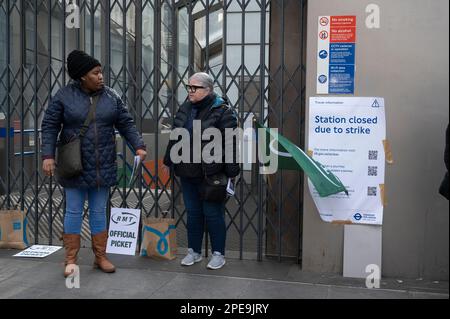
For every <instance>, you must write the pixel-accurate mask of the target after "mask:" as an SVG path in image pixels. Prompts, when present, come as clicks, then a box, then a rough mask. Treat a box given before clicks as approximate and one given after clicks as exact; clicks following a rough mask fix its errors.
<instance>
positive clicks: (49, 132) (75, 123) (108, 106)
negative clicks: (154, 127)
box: [42, 50, 146, 277]
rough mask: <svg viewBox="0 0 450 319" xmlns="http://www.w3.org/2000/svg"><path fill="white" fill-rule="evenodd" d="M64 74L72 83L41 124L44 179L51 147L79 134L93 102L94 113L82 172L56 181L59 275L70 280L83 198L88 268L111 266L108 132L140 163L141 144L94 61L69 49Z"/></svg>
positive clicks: (51, 164) (112, 181)
mask: <svg viewBox="0 0 450 319" xmlns="http://www.w3.org/2000/svg"><path fill="white" fill-rule="evenodd" d="M67 69H68V72H69V75H70V77H71V78H72V79H73V81H71V82H70V83H69V84H68V85H67V86H66V87H64V88H61V89H60V90H59V91H58V92H57V93H56V95H55V96H54V97H53V98H52V100H51V102H50V104H49V106H48V108H47V110H46V112H45V115H44V119H43V121H42V159H43V170H44V173H45V174H46V175H48V176H51V175H53V174H54V172H55V150H56V147H57V143H61V144H64V143H65V142H67V141H69V140H70V139H71V138H72V137H73V136H76V135H77V134H79V132H80V129H81V126H82V125H83V123H84V121H85V120H86V118H87V116H88V113H89V109H90V108H91V107H92V105H93V104H95V103H94V100H96V110H95V112H94V113H93V117H92V120H91V122H90V124H89V127H88V129H87V131H86V134H85V136H84V137H83V138H82V141H81V156H82V165H83V172H82V173H81V175H78V176H76V177H73V178H62V177H59V176H57V178H58V182H59V183H60V184H61V186H63V187H64V191H65V194H66V211H65V215H64V234H63V242H64V248H65V251H66V256H65V266H66V268H65V270H64V276H66V277H67V276H68V275H70V274H71V273H72V272H73V270H74V265H76V259H77V254H78V251H79V249H80V232H81V225H82V220H83V206H84V202H85V199H86V197H87V198H88V201H89V226H90V229H91V237H92V250H93V252H94V254H95V261H94V266H95V267H98V268H100V269H101V270H102V271H104V272H108V273H109V272H114V271H115V267H114V265H113V264H112V263H111V262H110V261H109V260H108V259H107V257H106V243H107V239H108V233H107V229H106V202H107V199H108V195H109V187H111V186H113V185H116V179H117V177H116V174H117V163H116V149H115V130H114V129H115V128H117V130H118V131H119V132H120V134H121V135H122V136H124V137H125V138H126V140H127V141H128V142H129V143H130V144H131V145H132V146H133V147H134V149H135V150H136V155H139V156H140V157H141V160H143V159H144V158H145V156H146V151H145V145H144V142H143V140H142V138H141V136H140V135H139V133H138V131H137V130H136V127H135V125H134V121H133V119H132V118H131V116H130V114H129V113H128V111H127V109H126V108H125V106H124V104H123V102H122V100H121V99H120V97H119V95H118V94H117V93H116V92H115V91H114V90H113V89H111V88H109V87H106V86H104V82H103V75H102V70H101V64H100V62H99V61H97V60H96V59H95V58H93V57H91V56H89V55H87V54H86V53H84V52H83V51H78V50H74V51H72V52H71V53H70V54H69V56H68V58H67Z"/></svg>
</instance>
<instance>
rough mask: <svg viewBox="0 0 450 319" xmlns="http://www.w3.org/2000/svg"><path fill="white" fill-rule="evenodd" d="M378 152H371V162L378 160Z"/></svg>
mask: <svg viewBox="0 0 450 319" xmlns="http://www.w3.org/2000/svg"><path fill="white" fill-rule="evenodd" d="M377 159H378V151H369V160H377Z"/></svg>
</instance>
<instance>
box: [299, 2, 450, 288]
mask: <svg viewBox="0 0 450 319" xmlns="http://www.w3.org/2000/svg"><path fill="white" fill-rule="evenodd" d="M370 3H376V4H377V5H379V7H380V9H381V11H380V17H381V27H380V29H368V28H366V25H365V19H366V13H365V8H366V6H367V5H368V4H370ZM319 15H356V16H357V40H356V75H355V96H381V97H384V98H385V102H386V122H387V123H386V125H387V138H388V139H389V140H390V142H391V146H392V151H393V155H394V161H395V163H394V164H393V165H387V166H386V175H385V185H386V196H387V206H386V207H385V210H384V221H383V247H382V250H383V257H382V259H383V265H382V272H383V276H388V277H395V276H401V277H411V278H418V277H424V278H432V279H441V280H448V268H449V262H448V258H449V256H448V255H449V241H448V238H449V212H448V210H449V205H448V201H446V200H445V199H444V198H443V197H441V196H440V195H439V194H438V193H437V189H438V187H439V184H440V182H441V179H442V177H443V175H444V171H445V166H444V163H443V150H444V133H445V128H446V126H447V123H448V121H449V110H448V101H449V90H448V87H449V80H448V67H449V65H448V64H449V59H448V52H449V51H448V49H449V42H448V33H449V25H448V24H449V3H448V1H446V0H433V1H423V0H396V1H388V0H379V1H362V0H346V1H343V0H314V1H309V4H308V49H307V50H308V53H307V54H308V56H307V93H306V95H307V103H308V99H309V97H311V96H316V94H315V92H316V84H315V78H316V50H317V35H316V34H317V17H318V16H319ZM306 116H308V108H307V114H306ZM307 130H308V128H306V131H307ZM304 195H305V205H304V225H303V227H304V229H303V231H304V238H303V269H305V270H309V271H318V272H336V273H340V272H342V254H343V226H340V225H331V224H327V223H324V222H322V221H321V220H320V218H319V216H318V213H317V211H316V208H315V205H314V203H313V201H312V199H311V196H310V195H309V190H308V188H307V186H306V187H305V194H304Z"/></svg>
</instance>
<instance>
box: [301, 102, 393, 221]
mask: <svg viewBox="0 0 450 319" xmlns="http://www.w3.org/2000/svg"><path fill="white" fill-rule="evenodd" d="M385 139H386V122H385V108H384V99H383V98H379V97H311V98H310V100H309V139H308V152H309V153H310V154H312V157H313V158H314V160H316V161H318V162H320V163H322V164H323V165H324V166H325V168H326V169H328V170H329V171H330V172H332V173H333V174H334V175H336V176H337V177H338V178H339V179H340V180H341V181H342V183H343V184H344V185H345V188H346V189H347V191H348V195H346V194H345V193H342V192H341V193H337V194H334V195H332V196H328V197H322V196H320V193H319V192H318V190H317V189H316V187H315V186H314V185H313V183H311V180H308V184H309V189H310V192H311V195H312V197H313V200H314V202H315V204H316V206H317V209H318V211H319V214H320V217H321V218H322V220H324V221H327V222H346V223H347V222H348V223H359V224H374V225H381V224H382V222H383V196H384V193H383V192H384V169H385V153H384V144H383V142H384V141H385Z"/></svg>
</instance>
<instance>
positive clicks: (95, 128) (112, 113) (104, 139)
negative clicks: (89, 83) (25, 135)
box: [42, 81, 145, 188]
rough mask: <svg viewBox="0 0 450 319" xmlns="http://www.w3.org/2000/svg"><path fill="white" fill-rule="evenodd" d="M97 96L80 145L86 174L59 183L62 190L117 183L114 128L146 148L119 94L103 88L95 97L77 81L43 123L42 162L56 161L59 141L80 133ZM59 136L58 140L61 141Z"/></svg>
mask: <svg viewBox="0 0 450 319" xmlns="http://www.w3.org/2000/svg"><path fill="white" fill-rule="evenodd" d="M94 95H98V96H99V97H98V102H97V108H96V112H95V116H94V118H93V119H92V121H91V123H90V125H89V129H88V130H87V132H86V134H85V136H84V138H83V140H82V144H81V153H82V163H83V173H82V174H81V175H80V176H77V177H74V178H70V179H63V178H59V179H58V182H59V183H60V184H61V185H62V186H63V187H77V188H83V187H98V186H104V187H107V186H113V185H116V184H117V162H116V143H115V133H114V128H117V130H118V131H119V133H120V134H121V135H122V136H124V137H125V139H126V140H127V141H128V142H129V143H130V144H131V145H132V146H133V148H134V149H135V150H137V149H145V145H144V142H143V140H142V138H141V136H140V134H139V133H138V131H137V129H136V126H135V125H134V121H133V119H132V117H131V116H130V114H129V113H128V111H127V109H126V108H125V106H124V104H123V102H122V100H121V98H120V97H119V95H118V94H117V93H116V92H115V91H114V90H113V89H111V88H109V87H104V88H103V89H102V90H100V91H97V92H96V93H94V94H93V95H88V94H87V93H85V92H84V91H83V90H82V89H81V87H80V84H79V82H78V81H72V82H70V83H69V84H68V85H67V86H66V87H64V88H62V89H60V90H59V91H58V92H57V93H56V95H55V96H54V97H53V98H52V100H51V102H50V104H49V106H48V108H47V110H46V112H45V115H44V119H43V121H42V159H48V158H55V150H56V145H57V139H58V142H60V141H68V140H69V139H70V138H71V137H72V136H74V135H76V134H78V133H79V132H80V128H81V125H82V124H83V123H84V121H85V119H86V117H87V115H88V112H89V108H90V98H91V97H92V96H94ZM58 134H59V138H58Z"/></svg>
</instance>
